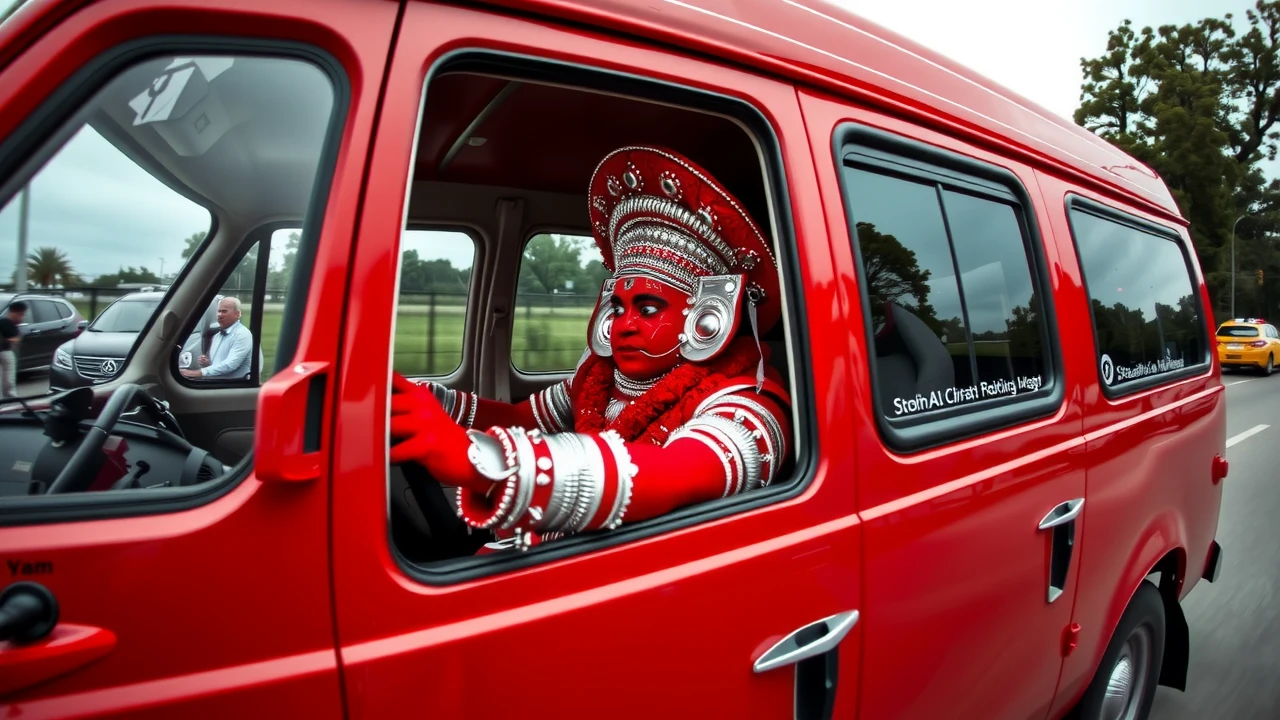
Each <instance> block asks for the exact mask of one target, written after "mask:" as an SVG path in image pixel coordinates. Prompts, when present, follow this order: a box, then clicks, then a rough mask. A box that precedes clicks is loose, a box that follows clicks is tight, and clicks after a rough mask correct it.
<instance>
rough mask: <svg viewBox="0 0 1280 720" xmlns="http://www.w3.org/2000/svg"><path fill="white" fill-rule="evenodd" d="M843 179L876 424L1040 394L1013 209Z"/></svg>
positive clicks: (853, 176) (945, 191) (1029, 294)
mask: <svg viewBox="0 0 1280 720" xmlns="http://www.w3.org/2000/svg"><path fill="white" fill-rule="evenodd" d="M847 173H848V174H847V176H846V181H847V183H846V187H847V191H848V198H849V200H848V202H849V205H850V208H849V209H850V212H851V214H852V216H853V220H854V223H855V226H856V229H857V243H858V252H859V254H860V257H861V261H862V268H863V272H864V282H863V288H864V293H865V295H864V301H865V302H866V303H867V305H868V308H869V310H870V314H871V321H872V326H873V330H874V345H875V355H876V360H875V362H876V371H877V373H876V374H877V389H878V391H879V393H878V395H879V403H880V409H881V412H882V413H883V414H884V415H885V416H886V417H889V418H906V417H911V416H918V415H921V414H924V413H929V412H933V411H939V410H945V409H948V408H953V407H957V406H963V405H969V404H972V403H980V402H982V401H987V400H997V399H1000V398H1009V397H1014V396H1017V395H1020V394H1024V393H1027V392H1032V391H1035V390H1037V389H1039V388H1040V387H1042V386H1043V385H1044V376H1045V363H1044V357H1043V350H1042V347H1041V332H1042V330H1041V323H1040V315H1041V313H1040V310H1039V302H1038V300H1037V298H1036V296H1035V292H1034V285H1033V283H1032V279H1031V278H1032V275H1031V264H1030V263H1031V259H1030V255H1029V254H1028V250H1027V243H1026V240H1025V234H1024V232H1023V228H1022V224H1021V222H1020V221H1019V219H1018V212H1019V210H1018V209H1017V208H1016V206H1014V205H1013V204H1011V203H1009V202H1004V201H1000V200H995V199H992V198H988V197H985V196H983V197H978V196H974V195H970V194H965V193H962V192H959V191H956V190H953V189H950V188H947V187H944V186H943V185H941V184H939V183H936V182H933V181H930V180H907V179H903V178H899V177H895V176H890V175H887V174H883V173H878V172H874V171H871V170H864V169H859V168H850V169H849V170H847Z"/></svg>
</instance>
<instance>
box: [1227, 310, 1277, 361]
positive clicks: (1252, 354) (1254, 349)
mask: <svg viewBox="0 0 1280 720" xmlns="http://www.w3.org/2000/svg"><path fill="white" fill-rule="evenodd" d="M1216 335H1217V338H1216V339H1217V342H1216V345H1217V348H1218V362H1220V363H1221V364H1222V368H1223V369H1224V370H1226V369H1232V370H1243V369H1251V370H1257V371H1259V372H1261V373H1262V374H1263V375H1270V374H1271V373H1272V371H1274V370H1275V367H1276V361H1277V360H1280V332H1278V331H1277V330H1276V327H1275V326H1274V325H1272V324H1270V323H1268V322H1267V321H1265V320H1263V319H1262V318H1235V319H1232V320H1228V321H1226V322H1224V323H1222V324H1221V325H1219V326H1218V332H1217V333H1216Z"/></svg>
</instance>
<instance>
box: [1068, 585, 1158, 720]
mask: <svg viewBox="0 0 1280 720" xmlns="http://www.w3.org/2000/svg"><path fill="white" fill-rule="evenodd" d="M1164 623H1165V617H1164V600H1163V599H1162V598H1161V597H1160V591H1159V590H1158V589H1156V586H1155V585H1153V584H1151V583H1150V582H1147V581H1143V583H1142V584H1141V585H1140V586H1139V587H1138V591H1137V592H1136V593H1134V594H1133V600H1131V601H1129V607H1128V608H1126V609H1125V611H1124V615H1123V616H1122V617H1121V618H1120V624H1119V625H1117V626H1116V632H1115V635H1112V636H1111V642H1110V643H1109V644H1108V645H1107V652H1106V653H1105V654H1103V656H1102V663H1101V664H1099V665H1098V671H1097V672H1096V673H1095V674H1094V676H1093V682H1092V683H1090V684H1089V687H1088V689H1086V690H1085V692H1084V698H1082V699H1081V700H1080V705H1079V714H1078V717H1079V718H1080V719H1081V720H1146V717H1147V715H1148V714H1150V712H1151V703H1152V701H1153V700H1155V696H1156V685H1157V684H1158V683H1159V681H1160V665H1161V662H1162V660H1163V658H1164V627H1165V625H1164Z"/></svg>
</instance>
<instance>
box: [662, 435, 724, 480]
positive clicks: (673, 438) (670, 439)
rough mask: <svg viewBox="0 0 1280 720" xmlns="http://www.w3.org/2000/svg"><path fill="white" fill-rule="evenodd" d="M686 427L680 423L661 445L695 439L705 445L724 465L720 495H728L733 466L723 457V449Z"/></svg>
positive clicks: (667, 445) (713, 441) (668, 445)
mask: <svg viewBox="0 0 1280 720" xmlns="http://www.w3.org/2000/svg"><path fill="white" fill-rule="evenodd" d="M687 427H688V426H687V425H682V426H680V427H678V428H676V431H675V432H673V433H671V435H670V437H668V438H667V443H666V445H663V447H670V446H671V444H672V443H674V442H675V441H677V440H696V441H698V442H700V443H702V444H703V445H706V446H707V449H708V450H710V451H711V452H712V454H714V455H715V456H716V459H717V460H719V461H720V464H721V465H723V466H724V492H723V493H722V494H721V495H720V497H722V498H724V497H729V491H730V490H732V489H733V466H731V465H730V464H729V459H728V458H726V457H725V455H724V449H723V448H719V447H716V441H715V440H712V439H711V438H709V437H707V436H706V435H703V434H702V433H701V432H697V431H694V430H686V429H685V428H687Z"/></svg>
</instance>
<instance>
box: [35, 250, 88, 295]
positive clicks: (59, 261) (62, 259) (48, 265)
mask: <svg viewBox="0 0 1280 720" xmlns="http://www.w3.org/2000/svg"><path fill="white" fill-rule="evenodd" d="M27 281H28V282H30V283H31V284H32V285H37V286H39V287H44V288H50V287H56V286H62V287H67V286H70V285H78V284H80V279H79V278H78V277H77V276H76V273H75V271H74V270H72V269H71V261H70V260H68V259H67V254H66V253H64V252H62V251H61V250H58V249H57V248H51V247H41V248H36V250H35V252H33V253H31V254H29V255H27Z"/></svg>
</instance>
